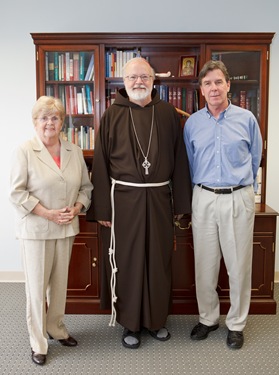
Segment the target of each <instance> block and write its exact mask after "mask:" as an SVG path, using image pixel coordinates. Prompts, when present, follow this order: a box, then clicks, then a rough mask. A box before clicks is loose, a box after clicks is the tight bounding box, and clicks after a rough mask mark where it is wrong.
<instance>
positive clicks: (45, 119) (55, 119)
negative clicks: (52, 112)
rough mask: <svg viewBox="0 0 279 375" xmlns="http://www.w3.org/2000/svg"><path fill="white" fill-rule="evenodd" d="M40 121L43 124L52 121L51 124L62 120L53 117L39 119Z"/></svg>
mask: <svg viewBox="0 0 279 375" xmlns="http://www.w3.org/2000/svg"><path fill="white" fill-rule="evenodd" d="M38 120H39V121H41V122H47V121H48V120H50V121H51V122H57V121H60V120H61V118H60V117H57V116H52V117H48V116H43V117H39V118H38Z"/></svg>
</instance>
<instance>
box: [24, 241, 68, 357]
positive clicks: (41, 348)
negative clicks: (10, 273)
mask: <svg viewBox="0 0 279 375" xmlns="http://www.w3.org/2000/svg"><path fill="white" fill-rule="evenodd" d="M73 242H74V237H67V238H63V239H58V240H20V243H21V253H22V261H23V267H24V272H25V291H26V320H27V328H28V332H29V337H30V344H31V348H32V349H33V350H34V352H36V353H40V354H47V350H48V342H47V337H48V335H47V334H48V333H49V334H50V335H51V336H52V337H53V338H55V339H57V340H59V339H65V338H68V336H69V334H68V332H67V329H66V327H65V325H64V322H63V319H64V313H65V304H66V293H67V283H68V268H69V263H70V258H71V252H72V246H73Z"/></svg>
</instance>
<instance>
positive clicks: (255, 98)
mask: <svg viewBox="0 0 279 375" xmlns="http://www.w3.org/2000/svg"><path fill="white" fill-rule="evenodd" d="M228 98H229V99H230V101H231V102H232V104H235V105H238V106H239V107H241V108H245V109H248V110H249V111H251V112H253V113H254V115H255V116H256V117H257V118H258V117H259V109H260V91H259V90H257V89H251V90H241V91H238V92H233V93H232V92H229V93H228Z"/></svg>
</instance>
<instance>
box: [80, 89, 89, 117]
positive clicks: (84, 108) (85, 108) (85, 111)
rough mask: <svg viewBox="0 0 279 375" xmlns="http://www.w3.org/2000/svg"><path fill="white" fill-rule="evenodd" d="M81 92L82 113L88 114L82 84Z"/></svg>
mask: <svg viewBox="0 0 279 375" xmlns="http://www.w3.org/2000/svg"><path fill="white" fill-rule="evenodd" d="M81 93H82V105H83V113H84V114H85V115H88V111H87V103H86V93H85V86H82V88H81Z"/></svg>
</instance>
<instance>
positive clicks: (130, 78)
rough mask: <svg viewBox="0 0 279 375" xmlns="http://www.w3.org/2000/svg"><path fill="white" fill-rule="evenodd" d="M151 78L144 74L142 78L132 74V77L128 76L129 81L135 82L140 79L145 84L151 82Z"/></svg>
mask: <svg viewBox="0 0 279 375" xmlns="http://www.w3.org/2000/svg"><path fill="white" fill-rule="evenodd" d="M150 77H151V76H148V75H147V74H143V75H141V76H137V75H136V74H132V75H131V76H127V77H126V78H128V80H129V81H131V82H135V81H136V80H137V79H138V78H140V79H141V80H142V81H143V82H146V81H149V79H150Z"/></svg>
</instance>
